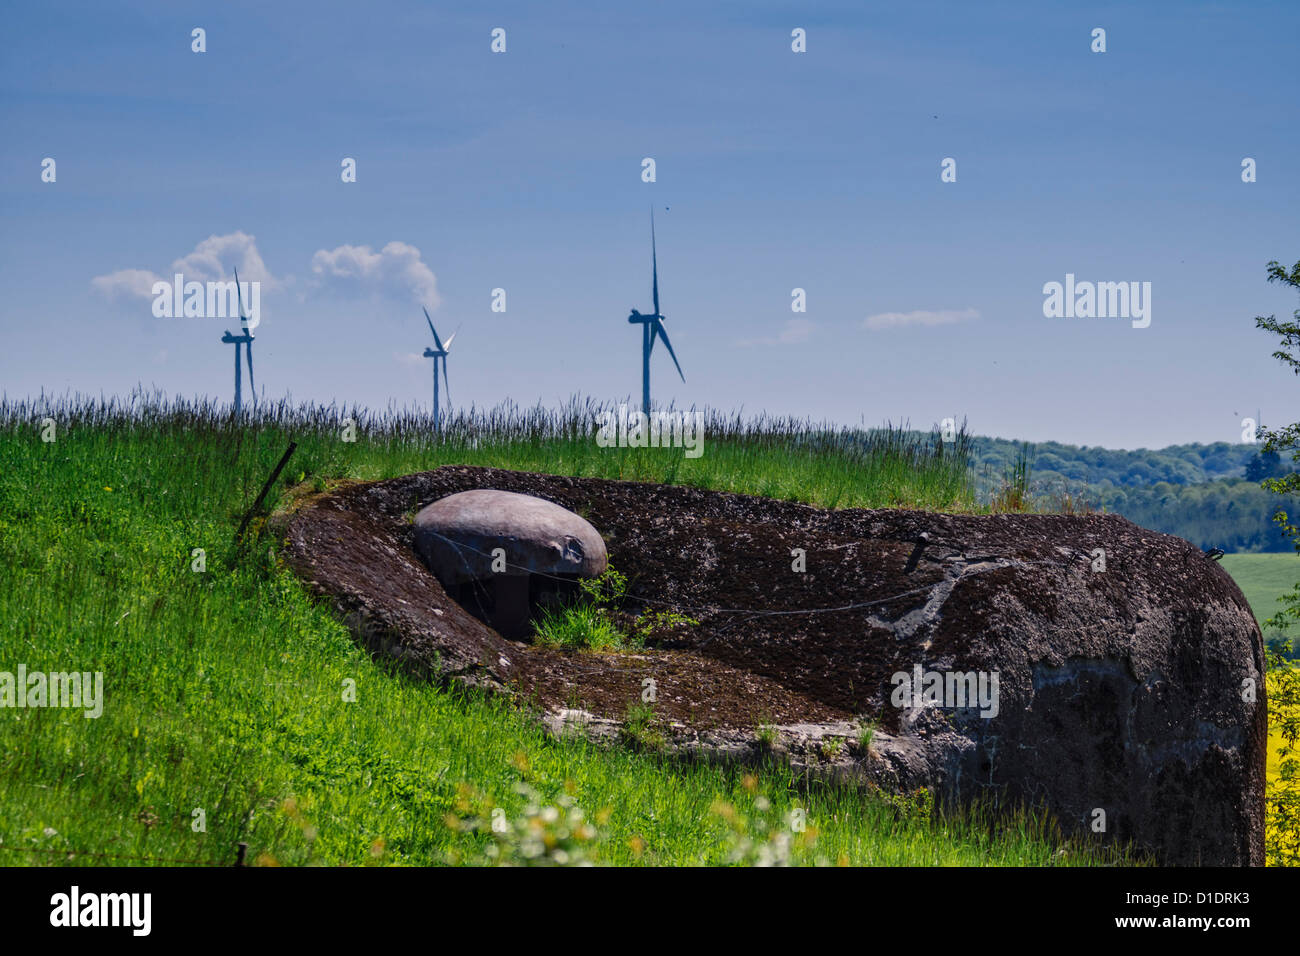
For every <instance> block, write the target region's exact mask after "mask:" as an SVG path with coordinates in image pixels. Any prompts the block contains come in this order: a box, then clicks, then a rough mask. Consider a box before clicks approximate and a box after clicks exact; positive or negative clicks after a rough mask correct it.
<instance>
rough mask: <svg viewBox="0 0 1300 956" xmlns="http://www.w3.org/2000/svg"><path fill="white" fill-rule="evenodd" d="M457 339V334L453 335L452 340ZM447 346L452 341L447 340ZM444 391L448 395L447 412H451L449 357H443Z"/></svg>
mask: <svg viewBox="0 0 1300 956" xmlns="http://www.w3.org/2000/svg"><path fill="white" fill-rule="evenodd" d="M455 337H456V336H455V333H452V338H455ZM447 344H448V345H450V344H451V339H448V340H447ZM434 361H437V359H435V360H434ZM442 390H443V391H444V392H446V393H447V411H451V382H450V381H448V379H447V356H445V355H444V356H443V357H442Z"/></svg>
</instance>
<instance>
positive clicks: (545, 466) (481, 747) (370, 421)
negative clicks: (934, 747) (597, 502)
mask: <svg viewBox="0 0 1300 956" xmlns="http://www.w3.org/2000/svg"><path fill="white" fill-rule="evenodd" d="M592 409H593V406H592V405H591V404H583V403H574V404H571V405H570V406H569V407H568V408H566V409H563V410H561V411H559V412H547V411H545V410H542V409H519V408H515V407H513V406H507V407H504V408H502V409H496V410H492V411H490V412H486V413H483V414H481V415H477V416H471V415H468V414H466V415H458V416H454V417H453V418H452V419H451V420H450V421H449V422H448V424H447V429H446V431H445V432H444V433H443V434H442V435H441V436H435V435H432V434H431V433H430V430H429V428H428V427H427V426H428V422H427V421H426V420H424V419H423V418H422V417H421V416H419V415H415V414H411V413H405V412H394V411H389V412H387V413H384V414H382V415H370V414H368V413H366V412H364V411H362V410H358V409H350V410H349V409H343V408H327V409H320V408H303V407H290V406H288V405H287V404H283V403H282V404H279V405H275V406H270V407H263V408H260V409H258V410H257V411H256V412H255V413H253V414H250V415H245V416H241V417H239V418H236V417H234V416H232V415H231V414H230V413H229V412H228V411H227V410H224V409H222V408H220V407H218V406H216V405H214V404H210V403H202V402H200V403H193V402H183V401H180V402H177V401H173V402H163V401H160V400H157V399H156V398H151V397H148V396H138V397H137V398H135V399H132V400H130V401H126V402H115V401H112V400H108V401H100V400H85V399H77V398H71V399H62V400H57V401H51V402H45V401H44V400H37V401H36V402H24V401H9V400H3V401H0V458H2V460H3V462H4V468H3V470H0V628H3V630H2V631H0V635H2V637H0V670H4V671H10V672H13V671H15V670H16V667H17V665H18V664H20V663H21V664H25V665H26V667H27V669H28V670H29V672H31V671H70V670H77V671H91V672H93V671H100V672H102V673H103V675H104V684H105V701H104V706H103V715H102V716H101V717H99V718H98V719H87V718H85V717H84V716H82V713H81V712H80V711H73V710H67V709H56V708H46V709H24V710H19V709H9V708H5V709H3V710H0V864H60V863H65V862H66V863H80V864H86V863H95V862H129V860H130V859H132V858H140V859H141V861H145V862H147V861H158V860H191V861H206V862H230V861H231V860H232V859H233V856H234V852H235V850H234V848H235V844H236V843H237V842H239V841H246V842H247V843H249V844H250V846H251V856H250V858H251V859H253V860H254V861H255V862H261V863H274V862H279V863H287V864H304V863H324V864H338V863H343V864H354V865H363V864H371V863H403V864H430V863H442V862H447V861H456V860H462V861H470V862H473V861H485V860H487V859H488V857H487V856H486V855H485V854H486V851H487V849H488V847H489V846H492V845H493V844H494V837H493V835H492V833H493V831H492V830H491V829H490V828H486V829H485V828H484V827H482V826H477V825H470V824H468V823H467V821H472V820H473V819H475V817H476V815H480V814H482V813H485V812H494V811H496V810H498V809H499V810H500V811H501V813H502V814H503V815H504V817H505V818H509V819H513V820H518V819H519V818H520V817H521V815H522V816H526V815H527V814H528V810H529V804H530V802H531V801H533V800H534V799H535V797H534V796H529V795H526V794H535V795H539V796H536V799H542V800H546V801H554V800H557V799H560V798H563V800H564V801H568V802H573V803H576V804H577V805H578V806H580V807H582V808H583V809H584V810H585V811H586V812H587V814H588V817H587V819H590V820H592V821H593V823H594V826H595V831H596V835H595V836H594V837H593V839H592V840H591V841H590V842H591V847H590V856H591V857H592V858H593V859H596V860H598V861H600V862H607V863H724V862H728V861H743V860H744V859H748V857H746V856H745V854H747V853H750V851H753V852H754V853H755V854H757V857H756V858H765V857H764V856H763V854H764V853H766V852H767V851H766V850H763V851H762V852H759V851H758V850H754V838H755V834H758V836H759V837H762V838H763V839H766V838H767V837H765V836H763V834H764V832H766V831H764V830H763V827H764V826H766V824H765V823H763V821H764V820H766V819H768V818H772V819H778V818H780V819H784V818H785V817H786V816H788V815H790V814H792V813H794V811H795V810H796V809H798V810H801V811H802V812H803V813H804V814H806V818H807V821H808V828H809V830H810V831H811V832H812V833H813V835H814V837H808V836H801V838H800V839H799V840H797V841H794V842H793V843H789V841H786V843H789V845H786V844H785V843H783V844H782V847H783V849H782V850H781V852H783V853H788V854H789V855H790V859H791V862H814V861H817V860H826V861H829V862H851V863H877V864H894V863H910V864H930V863H934V864H940V863H945V864H971V865H976V864H1022V865H1023V864H1047V863H1089V862H1095V861H1096V860H1098V859H1100V857H1099V856H1097V855H1096V854H1095V853H1092V852H1088V851H1083V850H1077V851H1076V850H1071V851H1070V852H1069V853H1067V854H1066V855H1063V856H1062V855H1058V853H1057V849H1058V847H1059V846H1060V843H1059V841H1058V840H1057V839H1056V838H1055V837H1054V836H1053V835H1052V832H1051V830H1050V827H1049V826H1048V825H1047V824H1046V823H1045V822H1043V821H1042V820H1040V819H1037V818H1034V817H1032V816H1029V815H1020V816H1016V817H1013V818H1011V819H1010V820H1008V821H1006V822H1004V823H999V824H997V825H996V826H990V825H989V824H988V823H987V821H984V820H981V819H980V818H979V817H978V816H972V817H969V818H965V817H963V818H959V819H956V820H948V819H941V820H939V821H937V822H936V821H931V820H930V819H929V818H928V817H926V818H922V817H920V816H917V815H915V814H909V813H903V812H900V810H899V807H898V805H897V804H896V802H895V801H891V800H890V799H888V798H884V797H871V796H865V795H863V794H861V793H859V792H857V791H854V790H850V789H846V788H843V787H838V786H831V785H822V784H816V785H811V786H810V787H809V786H805V785H804V784H803V783H802V782H801V781H799V780H796V779H795V778H794V777H793V776H792V775H791V774H790V772H789V771H788V770H784V769H781V768H780V767H777V766H770V767H767V768H764V769H761V770H759V771H757V772H751V771H746V770H744V769H741V768H735V767H718V766H693V765H682V764H675V763H668V762H665V760H664V759H663V758H661V757H658V756H655V755H653V754H638V753H632V752H628V751H626V750H621V749H614V750H607V749H603V748H600V747H597V746H594V745H592V744H590V743H588V742H586V741H585V740H582V739H566V740H555V739H553V738H551V737H549V736H547V735H546V734H545V733H544V732H543V731H542V730H541V729H539V727H538V726H537V725H536V723H535V722H534V721H533V720H532V719H531V718H529V717H528V716H527V715H526V714H523V713H520V712H519V711H517V710H515V709H514V708H512V707H510V706H507V705H506V704H504V703H502V702H501V701H499V700H494V699H486V698H483V697H480V696H477V695H474V694H470V693H464V692H456V691H447V690H440V689H438V688H436V687H433V686H430V685H428V684H425V683H421V682H419V681H415V680H412V679H410V678H407V677H403V676H401V675H399V674H395V673H391V672H390V671H389V670H388V669H387V668H386V667H385V666H384V665H383V664H381V663H377V662H375V661H374V660H372V659H371V658H370V657H369V656H368V655H366V654H365V653H363V652H362V651H361V650H360V649H359V648H358V647H357V646H356V645H355V644H354V643H353V642H352V640H351V639H350V638H349V636H348V633H347V631H346V630H345V628H344V627H343V626H342V625H341V624H340V623H339V622H338V621H337V620H336V619H335V618H334V616H333V615H332V614H330V613H329V612H328V611H327V610H326V609H324V608H323V607H321V606H318V605H316V604H315V603H313V602H312V601H311V600H310V599H309V597H308V595H307V592H306V590H305V589H304V587H303V586H302V585H301V583H300V582H299V581H298V580H297V579H296V578H294V577H293V576H292V575H291V574H290V573H289V572H287V571H286V570H285V569H283V568H282V567H281V566H280V564H279V562H278V560H277V556H276V552H275V544H274V542H271V541H268V540H265V539H263V540H262V541H261V542H260V543H259V544H257V545H256V546H255V547H252V548H249V549H247V550H244V551H240V552H236V551H234V550H232V549H230V548H229V547H228V545H229V542H230V540H231V537H232V534H233V531H234V526H235V521H236V519H237V516H238V515H239V514H240V513H241V512H242V511H243V510H244V508H246V507H247V505H248V504H249V502H250V501H251V499H252V497H253V496H254V495H255V494H256V492H257V490H258V488H259V487H260V485H261V482H262V481H263V480H264V478H265V475H266V474H267V473H268V472H269V470H270V468H271V467H272V466H273V464H274V463H275V461H276V460H277V459H278V457H279V455H280V453H281V452H282V450H283V447H284V444H285V442H286V441H287V440H288V439H289V438H290V437H292V438H293V439H294V440H296V441H297V442H298V443H299V451H298V454H297V455H296V456H295V457H294V459H293V461H292V462H291V465H290V469H289V470H290V472H291V474H290V475H289V476H288V480H298V479H300V478H302V477H305V476H307V475H312V476H316V477H318V478H322V479H324V478H334V477H352V478H381V477H385V476H389V475H396V474H401V473H406V472H410V471H414V470H417V469H422V468H432V467H435V466H437V465H439V464H443V463H448V462H457V463H472V464H483V465H496V466H500V467H511V468H526V469H533V470H538V471H555V472H560V473H567V474H589V475H606V476H610V477H624V478H638V479H645V480H663V479H665V478H669V479H675V480H678V481H690V482H692V483H698V484H701V485H705V486H709V487H725V488H729V489H732V490H736V491H745V492H757V493H764V494H773V493H775V494H778V495H782V496H785V497H791V498H798V499H800V500H809V501H814V502H817V503H821V504H840V505H848V504H857V505H882V504H908V505H912V506H915V507H950V508H962V507H966V506H967V505H968V504H969V498H968V493H967V491H966V489H965V485H964V484H963V481H964V471H963V469H964V462H963V459H962V457H961V448H962V447H963V446H962V445H961V444H960V443H959V444H958V445H957V446H956V448H955V449H954V448H952V447H951V446H950V447H949V448H946V449H945V448H942V447H940V448H939V449H937V450H931V451H927V448H931V446H930V445H929V443H928V440H927V439H926V438H925V436H919V437H912V436H910V435H909V434H906V433H903V432H901V431H900V430H892V431H886V432H884V433H875V434H873V433H867V432H849V431H833V430H830V429H821V430H816V429H813V430H810V431H807V432H801V431H800V430H799V427H798V426H797V424H796V423H792V422H776V421H764V422H762V423H761V424H758V425H755V424H754V423H753V422H748V423H746V422H741V421H740V420H739V419H735V418H723V417H721V416H714V417H713V418H712V419H711V421H712V423H713V425H712V427H713V428H716V431H713V432H711V433H709V443H708V444H707V445H706V451H705V455H704V457H703V458H701V459H697V460H685V459H684V458H683V457H682V456H681V450H680V449H676V450H672V451H668V450H655V449H627V450H616V449H608V450H607V449H600V448H596V447H595V446H594V443H593V442H592V441H591V440H590V428H589V421H588V416H589V415H590V414H591V413H592ZM349 417H350V418H352V419H354V420H355V422H356V424H357V440H356V442H354V443H350V442H344V441H342V440H341V438H340V436H341V434H342V429H343V425H344V419H346V418H349ZM45 418H50V419H53V420H54V423H55V429H56V431H55V433H54V437H55V441H53V442H44V441H42V440H41V437H42V419H45ZM278 493H279V492H278V490H277V494H278ZM200 548H201V549H204V551H205V553H206V568H205V569H204V570H202V571H198V570H195V569H194V568H195V567H196V564H195V562H196V560H197V559H196V551H195V549H200ZM353 685H354V686H355V698H354V699H350V697H349V694H350V688H351V687H352V686H353ZM525 785H526V786H525ZM566 806H567V803H566ZM566 812H568V811H566ZM764 814H766V816H764ZM484 819H486V817H484ZM200 824H202V825H201V826H200ZM527 829H528V828H527V827H526V826H524V827H522V829H521V828H520V827H515V828H513V829H511V830H509V832H522V830H527ZM738 830H739V831H743V832H744V833H745V834H746V836H745V838H744V839H745V840H746V841H748V842H746V843H745V847H747V848H748V849H746V848H745V847H742V848H741V849H740V850H738V849H737V846H738V844H737V841H738V840H739V839H740V838H738V837H737V836H736V834H737V832H738ZM782 832H783V833H784V832H785V831H784V830H783V831H782ZM807 832H808V831H805V833H807ZM768 835H769V836H770V835H771V834H768ZM773 839H775V837H773ZM760 842H761V841H760ZM759 849H760V850H761V849H762V847H761V846H760V848H759ZM521 852H523V851H521ZM88 854H105V856H93V855H88ZM505 855H506V856H509V855H510V852H509V851H506V852H505ZM496 858H501V856H500V853H499V854H498V857H496Z"/></svg>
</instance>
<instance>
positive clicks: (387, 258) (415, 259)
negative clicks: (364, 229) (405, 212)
mask: <svg viewBox="0 0 1300 956" xmlns="http://www.w3.org/2000/svg"><path fill="white" fill-rule="evenodd" d="M311 271H312V272H314V273H315V274H316V275H318V276H321V277H322V278H323V279H324V280H327V281H332V282H334V283H335V284H343V283H350V282H351V283H357V284H359V285H362V286H366V287H369V288H371V289H373V290H375V291H378V292H381V293H385V294H389V295H393V296H408V295H409V296H411V297H412V298H414V299H415V301H416V302H418V303H420V304H421V305H424V306H428V307H429V308H430V309H435V308H437V306H438V302H439V299H438V279H437V276H435V275H434V274H433V270H432V269H430V268H429V267H428V266H427V265H425V263H424V262H423V260H421V258H420V250H419V249H417V248H416V247H415V246H412V245H408V244H407V243H405V242H390V243H389V244H388V245H386V246H384V248H383V249H381V250H379V252H371V251H370V247H369V246H339V247H338V248H337V249H333V250H329V249H319V250H317V252H316V254H315V255H313V256H312V257H311Z"/></svg>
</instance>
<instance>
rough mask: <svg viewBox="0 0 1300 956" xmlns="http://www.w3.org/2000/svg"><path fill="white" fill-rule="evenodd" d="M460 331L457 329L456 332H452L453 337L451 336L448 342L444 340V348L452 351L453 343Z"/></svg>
mask: <svg viewBox="0 0 1300 956" xmlns="http://www.w3.org/2000/svg"><path fill="white" fill-rule="evenodd" d="M459 333H460V329H457V330H456V331H455V332H453V333H451V338H449V339H448V340H447V341H446V342H444V343H443V346H442V347H443V348H444V349H446V350H447V351H448V352H450V351H451V343H452V342H454V341H456V336H457V335H458V334H459Z"/></svg>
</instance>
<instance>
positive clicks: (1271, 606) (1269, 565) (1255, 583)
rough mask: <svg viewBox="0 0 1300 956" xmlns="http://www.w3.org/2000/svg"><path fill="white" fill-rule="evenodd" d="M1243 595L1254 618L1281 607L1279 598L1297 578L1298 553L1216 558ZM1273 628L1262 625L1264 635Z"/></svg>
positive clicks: (1262, 619) (1299, 578)
mask: <svg viewBox="0 0 1300 956" xmlns="http://www.w3.org/2000/svg"><path fill="white" fill-rule="evenodd" d="M1219 563H1220V564H1222V565H1223V568H1224V570H1225V571H1227V572H1228V573H1229V574H1231V575H1232V579H1233V580H1234V581H1236V582H1237V587H1239V588H1241V593H1242V594H1244V595H1246V600H1247V601H1249V602H1250V608H1251V610H1252V611H1254V612H1255V619H1256V620H1258V621H1259V623H1260V626H1261V627H1263V625H1264V622H1265V621H1266V620H1268V619H1269V618H1270V617H1272V616H1273V615H1274V614H1276V613H1277V612H1278V611H1279V610H1280V609H1281V604H1280V599H1281V597H1282V595H1283V594H1286V593H1287V592H1289V591H1290V590H1291V589H1292V588H1294V587H1295V586H1296V583H1297V582H1300V554H1296V553H1295V552H1294V551H1288V552H1284V553H1280V554H1225V555H1224V556H1223V557H1222V558H1220V559H1219ZM1273 633H1274V632H1273V631H1271V630H1269V629H1265V636H1266V637H1267V636H1271V635H1272V634H1273Z"/></svg>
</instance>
